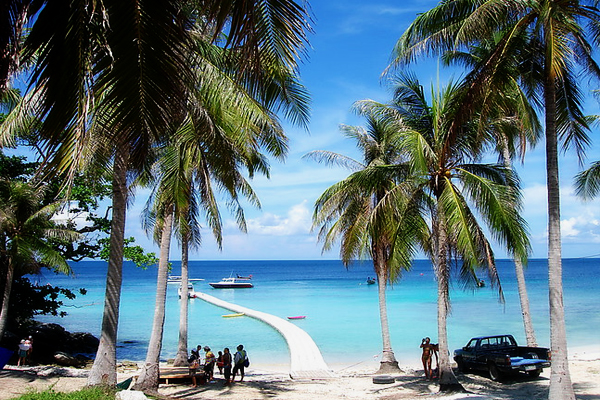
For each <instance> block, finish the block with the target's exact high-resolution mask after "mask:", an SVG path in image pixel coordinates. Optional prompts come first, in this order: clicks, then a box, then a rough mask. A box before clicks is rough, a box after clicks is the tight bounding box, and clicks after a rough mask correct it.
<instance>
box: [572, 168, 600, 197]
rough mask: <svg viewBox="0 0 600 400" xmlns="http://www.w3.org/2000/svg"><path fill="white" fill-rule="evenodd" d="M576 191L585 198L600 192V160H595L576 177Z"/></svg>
mask: <svg viewBox="0 0 600 400" xmlns="http://www.w3.org/2000/svg"><path fill="white" fill-rule="evenodd" d="M575 191H576V192H577V195H578V196H580V197H581V198H583V199H584V200H590V199H592V198H594V197H596V196H598V194H600V161H596V162H593V163H592V165H591V166H590V167H589V168H588V169H586V170H585V171H582V172H580V173H579V174H577V176H576V177H575Z"/></svg>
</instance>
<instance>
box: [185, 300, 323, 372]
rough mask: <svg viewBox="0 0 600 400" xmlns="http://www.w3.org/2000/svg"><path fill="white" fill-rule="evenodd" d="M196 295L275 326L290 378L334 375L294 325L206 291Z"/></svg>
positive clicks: (305, 334) (306, 337)
mask: <svg viewBox="0 0 600 400" xmlns="http://www.w3.org/2000/svg"><path fill="white" fill-rule="evenodd" d="M196 297H197V298H199V299H201V300H204V301H206V302H208V303H211V304H214V305H216V306H218V307H221V308H225V309H227V310H231V311H233V312H236V313H244V314H245V315H247V316H248V317H251V318H255V319H257V320H259V321H262V322H264V323H266V324H268V325H270V326H272V327H273V328H275V330H277V331H278V332H279V333H280V334H281V336H283V338H284V339H285V341H286V342H287V345H288V349H289V351H290V377H291V378H292V379H322V378H331V377H333V376H334V374H333V372H332V371H331V370H330V369H329V368H328V367H327V364H325V361H324V360H323V356H322V355H321V352H320V351H319V348H318V347H317V345H316V344H315V342H314V341H313V340H312V338H311V337H310V335H309V334H308V333H306V332H305V331H304V330H302V329H300V328H299V327H297V326H296V325H294V324H292V323H290V322H288V321H286V320H285V319H283V318H279V317H276V316H275V315H271V314H267V313H264V312H262V311H256V310H252V309H250V308H246V307H242V306H239V305H237V304H233V303H228V302H226V301H223V300H221V299H217V298H216V297H213V296H210V295H208V294H206V293H202V292H196Z"/></svg>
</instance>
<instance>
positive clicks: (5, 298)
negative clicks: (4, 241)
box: [0, 261, 15, 340]
mask: <svg viewBox="0 0 600 400" xmlns="http://www.w3.org/2000/svg"><path fill="white" fill-rule="evenodd" d="M7 264H8V265H7V272H6V276H5V278H6V282H5V284H4V293H3V295H2V308H1V309H0V340H2V338H3V337H4V331H5V330H6V321H8V302H9V300H10V292H11V290H12V283H13V276H14V272H15V266H14V265H13V263H12V262H11V261H8V263H7Z"/></svg>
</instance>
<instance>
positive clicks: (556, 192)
mask: <svg viewBox="0 0 600 400" xmlns="http://www.w3.org/2000/svg"><path fill="white" fill-rule="evenodd" d="M546 64H547V65H546V82H545V87H544V90H545V98H544V101H545V107H546V171H547V178H546V179H547V184H548V289H549V302H550V347H551V350H552V364H551V367H550V390H549V392H548V399H550V400H574V399H575V392H574V391H573V384H572V383H571V374H570V373H569V359H568V352H567V332H566V327H565V309H564V304H563V285H562V255H561V251H562V249H561V239H560V186H559V175H558V174H559V172H558V137H557V132H556V89H555V80H554V75H553V74H552V73H551V71H550V65H549V61H548V57H546Z"/></svg>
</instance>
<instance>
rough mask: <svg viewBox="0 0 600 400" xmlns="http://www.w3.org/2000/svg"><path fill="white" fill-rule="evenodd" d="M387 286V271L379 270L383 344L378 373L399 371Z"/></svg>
mask: <svg viewBox="0 0 600 400" xmlns="http://www.w3.org/2000/svg"><path fill="white" fill-rule="evenodd" d="M386 287H387V277H386V276H385V272H383V273H382V272H381V271H378V273H377V289H378V290H377V291H378V294H379V318H380V320H381V340H382V344H383V350H382V356H381V363H380V365H379V371H377V372H378V373H390V372H399V371H400V368H399V367H398V361H396V357H395V356H394V351H393V350H392V342H391V340H390V327H389V324H388V316H387V301H386V297H385V289H386Z"/></svg>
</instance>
